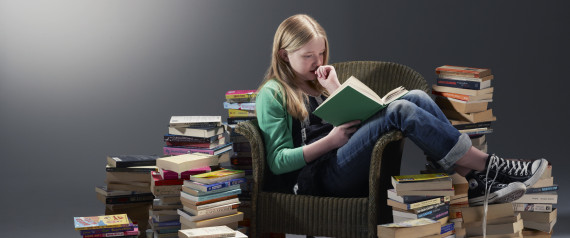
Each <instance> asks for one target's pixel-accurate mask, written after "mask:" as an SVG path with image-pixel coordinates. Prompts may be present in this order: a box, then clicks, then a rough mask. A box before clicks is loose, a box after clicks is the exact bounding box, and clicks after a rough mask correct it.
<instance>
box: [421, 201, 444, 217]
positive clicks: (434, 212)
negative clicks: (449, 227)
mask: <svg viewBox="0 0 570 238" xmlns="http://www.w3.org/2000/svg"><path fill="white" fill-rule="evenodd" d="M444 213H445V214H444ZM447 215H449V204H446V205H443V206H438V207H435V208H433V209H431V210H428V211H425V212H421V213H418V218H422V217H425V218H429V219H432V220H438V219H440V218H442V217H445V216H447Z"/></svg>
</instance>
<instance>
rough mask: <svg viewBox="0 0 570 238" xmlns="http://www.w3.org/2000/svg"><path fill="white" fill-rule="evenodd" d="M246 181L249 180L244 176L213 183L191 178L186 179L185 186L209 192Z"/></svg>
mask: <svg viewBox="0 0 570 238" xmlns="http://www.w3.org/2000/svg"><path fill="white" fill-rule="evenodd" d="M246 181H247V180H246V178H244V177H241V178H235V179H231V180H228V181H222V182H219V183H213V184H203V183H198V182H194V181H191V180H184V186H186V187H188V188H191V189H195V190H198V191H202V192H208V191H212V190H216V189H220V188H224V187H228V186H231V185H236V184H241V183H245V182H246Z"/></svg>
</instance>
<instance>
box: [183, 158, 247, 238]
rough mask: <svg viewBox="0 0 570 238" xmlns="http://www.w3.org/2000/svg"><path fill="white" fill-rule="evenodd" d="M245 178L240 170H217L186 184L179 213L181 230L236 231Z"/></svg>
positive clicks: (192, 179)
mask: <svg viewBox="0 0 570 238" xmlns="http://www.w3.org/2000/svg"><path fill="white" fill-rule="evenodd" d="M244 175H245V173H244V171H241V170H231V169H220V170H216V171H212V172H208V173H203V174H198V175H194V176H191V177H190V180H185V181H184V184H183V186H182V192H181V193H180V200H181V201H182V205H183V207H182V209H178V214H179V215H180V223H181V224H182V229H193V228H201V227H210V226H224V225H225V226H228V227H230V228H232V229H238V222H239V221H242V220H243V213H242V212H240V211H238V210H237V208H238V207H239V204H240V201H239V199H238V195H239V194H240V193H241V188H240V184H241V183H244V182H245V178H244Z"/></svg>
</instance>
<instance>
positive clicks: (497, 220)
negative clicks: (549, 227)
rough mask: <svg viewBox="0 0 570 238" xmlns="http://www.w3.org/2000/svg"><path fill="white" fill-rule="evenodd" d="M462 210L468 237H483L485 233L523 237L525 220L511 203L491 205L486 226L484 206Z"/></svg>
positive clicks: (488, 234)
mask: <svg viewBox="0 0 570 238" xmlns="http://www.w3.org/2000/svg"><path fill="white" fill-rule="evenodd" d="M461 212H462V216H463V227H465V230H466V232H467V237H483V234H484V233H486V235H487V237H523V236H522V231H523V220H522V219H521V215H520V214H515V211H514V209H513V205H512V204H510V203H500V204H491V205H489V206H488V209H487V222H486V227H484V224H485V222H484V206H476V207H466V208H462V209H461ZM484 229H485V231H484Z"/></svg>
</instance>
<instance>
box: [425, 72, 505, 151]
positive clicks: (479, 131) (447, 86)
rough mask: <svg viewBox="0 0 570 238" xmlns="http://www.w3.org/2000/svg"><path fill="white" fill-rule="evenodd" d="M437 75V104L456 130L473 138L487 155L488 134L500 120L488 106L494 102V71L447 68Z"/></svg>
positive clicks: (476, 144)
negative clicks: (492, 82) (493, 123)
mask: <svg viewBox="0 0 570 238" xmlns="http://www.w3.org/2000/svg"><path fill="white" fill-rule="evenodd" d="M435 72H436V74H437V79H436V84H435V85H432V94H434V95H436V98H435V102H436V103H437V105H438V106H439V107H440V108H441V110H442V111H443V113H444V114H445V115H446V116H447V118H448V119H449V120H450V122H451V124H452V125H453V126H455V128H457V129H458V130H459V131H460V132H462V133H466V134H468V135H469V136H470V137H471V139H472V142H473V146H475V147H476V148H478V149H480V150H481V151H483V152H487V141H486V134H489V133H492V132H493V129H492V128H491V123H492V122H493V121H496V120H497V118H496V117H495V116H494V115H493V110H492V109H491V108H489V106H488V104H489V103H490V102H492V101H493V87H491V81H492V80H493V78H494V76H493V75H492V74H491V70H490V69H482V68H472V67H461V66H451V65H443V66H441V67H437V68H436V69H435Z"/></svg>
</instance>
